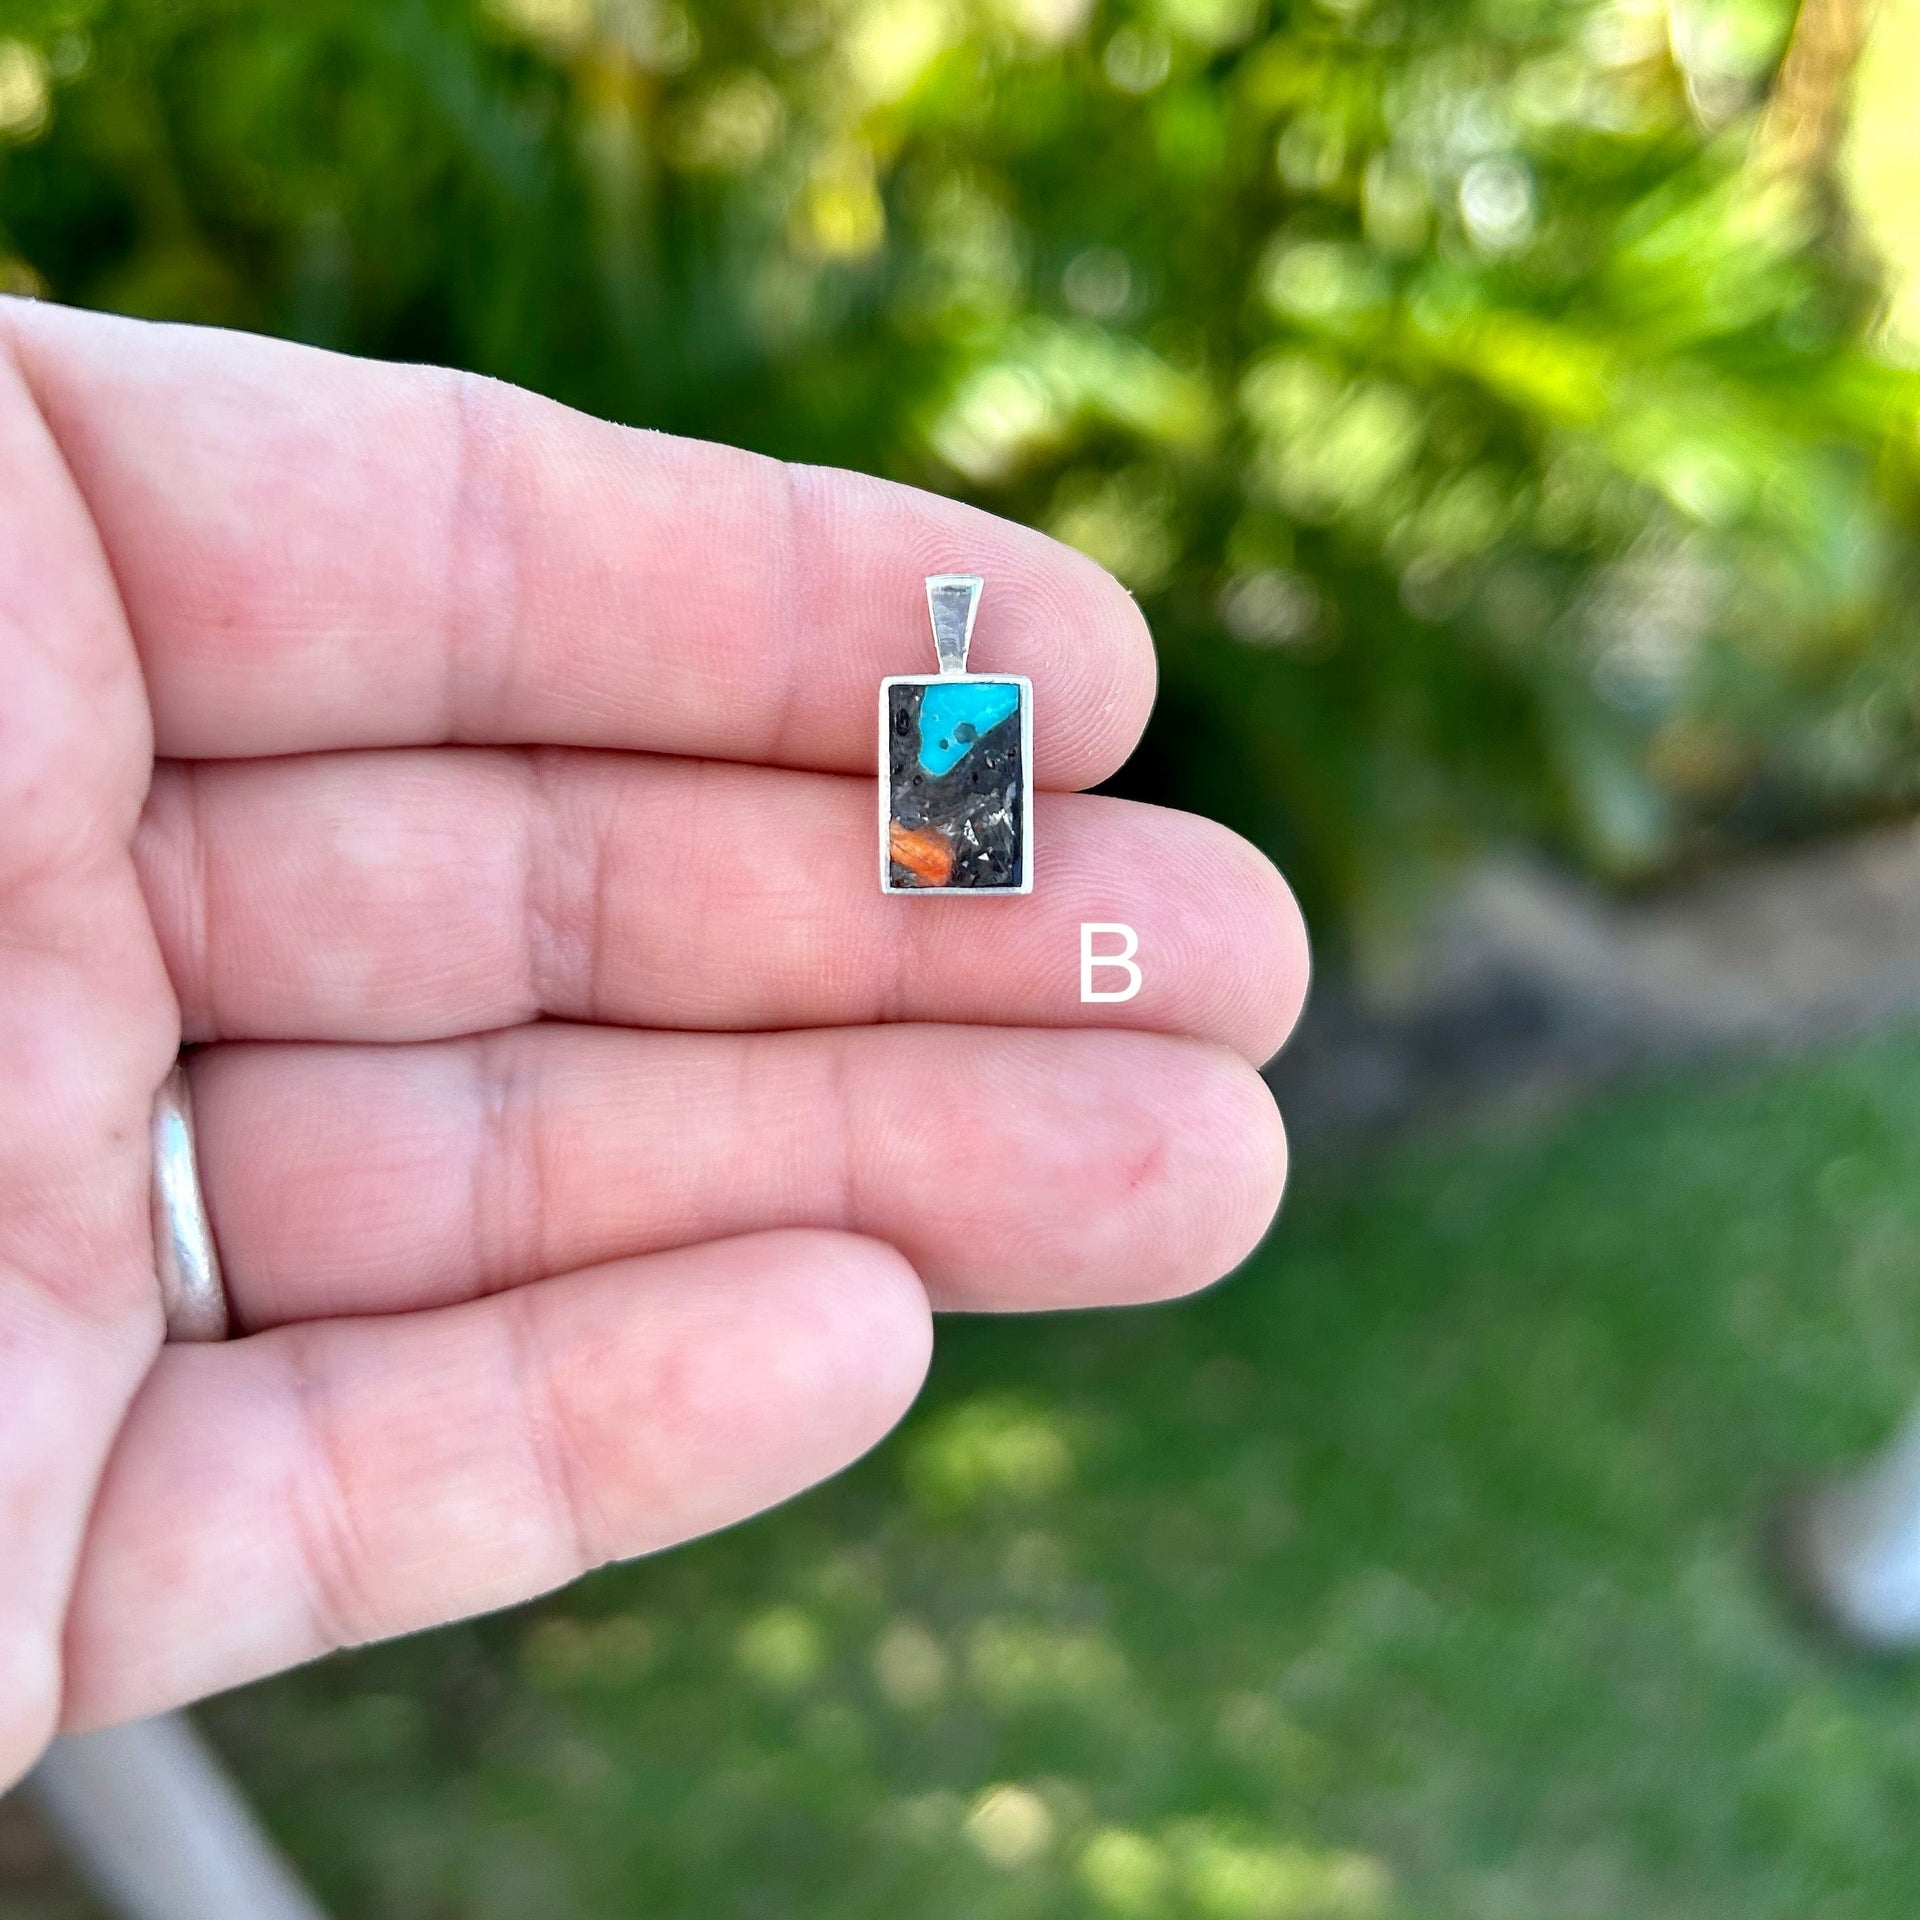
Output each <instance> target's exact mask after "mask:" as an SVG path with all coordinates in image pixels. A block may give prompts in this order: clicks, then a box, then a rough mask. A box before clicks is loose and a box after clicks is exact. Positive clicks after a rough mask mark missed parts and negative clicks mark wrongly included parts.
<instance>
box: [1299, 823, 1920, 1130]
mask: <svg viewBox="0 0 1920 1920" xmlns="http://www.w3.org/2000/svg"><path fill="white" fill-rule="evenodd" d="M1396 975H1397V977H1396V978H1394V979H1393V980H1390V981H1387V982H1384V983H1381V984H1378V985H1376V986H1374V987H1373V988H1372V989H1371V990H1370V991H1365V992H1362V991H1358V990H1355V989H1354V988H1352V987H1349V986H1346V985H1344V984H1342V983H1338V982H1331V983H1327V984H1326V985H1325V986H1324V987H1322V988H1320V989H1317V990H1316V993H1315V997H1314V1001H1313V1004H1312V1005H1310V1006H1309V1008H1308V1011H1307V1017H1306V1020H1305V1021H1304V1022H1303V1024H1302V1027H1301V1031H1300V1034H1299V1037H1298V1038H1297V1039H1296V1041H1295V1042H1294V1044H1293V1046H1291V1047H1290V1048H1289V1049H1288V1050H1287V1052H1286V1053H1284V1054H1283V1055H1282V1056H1281V1058H1280V1059H1279V1061H1278V1062H1276V1063H1275V1065H1274V1067H1273V1068H1272V1070H1271V1074H1270V1077H1271V1078H1272V1080H1273V1083H1274V1085H1275V1087H1276V1088H1277V1089H1278V1091H1279V1093H1280V1097H1281V1104H1282V1106H1283V1107H1284V1108H1285V1110H1286V1114H1287V1120H1288V1125H1289V1127H1290V1129H1291V1130H1292V1131H1293V1132H1294V1133H1296V1134H1297V1135H1299V1136H1300V1137H1301V1138H1304V1139H1311V1138H1313V1137H1315V1136H1317V1135H1323V1134H1333V1135H1352V1134H1355V1133H1359V1134H1365V1133H1369V1132H1373V1131H1377V1130H1381V1129H1384V1128H1390V1127H1396V1126H1399V1125H1402V1124H1405V1123H1406V1122H1408V1121H1417V1120H1419V1119H1422V1118H1428V1117H1437V1116H1439V1115H1441V1114H1443V1113H1446V1112H1448V1111H1452V1110H1457V1109H1459V1108H1461V1107H1463V1106H1469V1105H1472V1104H1475V1103H1476V1102H1478V1101H1482V1100H1487V1099H1504V1098H1527V1097H1548V1096H1553V1095H1557V1094H1564V1093H1566V1092H1569V1091H1574V1090H1577V1089H1578V1088H1580V1087H1583V1086H1586V1085H1590V1084H1592V1083H1593V1082H1594V1081H1596V1080H1599V1079H1602V1078H1605V1077H1608V1076H1610V1075H1612V1074H1615V1073H1618V1072H1621V1071H1622V1070H1624V1069H1628V1068H1632V1067H1636V1066H1647V1065H1657V1064H1659V1063H1660V1062H1662V1061H1673V1060H1679V1059H1686V1058H1691V1057H1695V1056H1699V1055H1703V1054H1707V1053H1711V1052H1715V1051H1721V1050H1730V1051H1740V1050H1746V1051H1758V1052H1773V1051H1780V1050H1783V1049H1789V1048H1793V1047H1797V1046H1800V1045H1803V1044H1805V1043H1806V1042H1808V1041H1813V1040H1820V1039H1828V1038H1834V1037H1838V1036H1840V1035H1843V1034H1845V1033H1848V1032H1853V1031H1858V1030H1861V1029H1863V1028H1867V1027H1871V1026H1873V1025H1875V1024H1877V1023H1879V1022H1882V1021H1887V1020H1892V1019H1897V1018H1900V1017H1903V1016H1908V1015H1913V1014H1916V1013H1920V824H1902V825H1900V826H1897V827H1890V828H1882V829H1879V830H1877V831H1875V832H1872V833H1867V834H1862V835H1859V836H1857V837H1855V838H1853V839H1849V840H1838V841H1823V842H1821V843H1820V844H1818V845H1817V846H1813V847H1808V848H1804V849H1798V850H1795V851H1793V852H1789V853H1782V854H1773V855H1769V856H1765V857H1757V858H1754V859H1752V860H1748V861H1744V862H1741V863H1739V864H1737V865H1729V866H1726V867H1721V868H1717V869H1715V870H1714V871H1712V872H1711V873H1708V874H1705V875H1702V876H1700V877H1698V878H1695V879H1692V880H1690V881H1688V882H1687V883H1685V884H1684V885H1681V886H1676V887H1674V888H1671V889H1667V890H1663V891H1661V892H1659V893H1657V894H1650V895H1648V896H1645V897H1643V898H1640V899H1625V898H1621V897H1618V896H1613V895H1608V894H1604V893H1602V892H1600V891H1599V890H1598V889H1595V888H1591V887H1587V886H1584V885H1582V884H1580V883H1579V882H1577V881H1574V880H1571V879H1569V878H1567V877H1565V876H1564V875H1561V874H1559V873H1556V872H1553V871H1551V870H1549V869H1547V868H1546V867H1544V866H1533V865H1524V864H1520V863H1517V862H1497V863H1491V864H1489V865H1487V866H1485V867H1483V868H1481V869H1479V870H1478V871H1477V872H1475V873H1473V874H1472V875H1470V876H1469V877H1468V878H1467V879H1466V880H1465V881H1464V882H1463V883H1462V885H1461V886H1460V887H1459V888H1458V889H1457V890H1456V891H1455V892H1454V893H1453V894H1452V895H1451V896H1450V897H1449V898H1448V899H1446V900H1445V901H1444V902H1443V903H1442V905H1441V906H1440V907H1439V908H1438V910H1436V911H1435V913H1434V914H1433V915H1432V916H1431V918H1430V919H1429V921H1428V924H1427V925H1426V927H1425V928H1424V929H1423V930H1422V931H1421V932H1420V933H1419V934H1418V935H1417V936H1416V937H1415V938H1414V939H1413V940H1412V941H1411V942H1410V943H1409V946H1408V948H1407V950H1406V952H1405V954H1404V955H1403V957H1402V961H1401V964H1400V965H1399V967H1398V968H1397V970H1396Z"/></svg>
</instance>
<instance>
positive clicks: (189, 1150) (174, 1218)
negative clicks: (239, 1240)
mask: <svg viewBox="0 0 1920 1920" xmlns="http://www.w3.org/2000/svg"><path fill="white" fill-rule="evenodd" d="M153 1265H154V1272H155V1275H156V1276H157V1278H158V1279H159V1282H160V1304H161V1307H162V1310H163V1311H164V1313H165V1315H166V1326H167V1338H168V1339H169V1340H224V1339H225V1338H226V1337H227V1333H228V1328H229V1315H228V1311H227V1289H226V1283H225V1281H224V1280H223V1279H222V1278H221V1274H220V1253H219V1249H218V1248H217V1247H216V1246H215V1245H214V1241H213V1223H212V1221H211V1220H209V1219H208V1217H207V1199H206V1194H205V1193H204V1191H203V1190H202V1188H201V1185H200V1162H199V1156H198V1154H197V1152H196V1151H195V1148H194V1136H193V1095H192V1092H191V1091H190V1089H189V1088H188V1085H187V1074H186V1069H185V1068H184V1067H183V1066H181V1065H180V1064H179V1063H178V1062H176V1063H175V1065H174V1068H173V1071H172V1072H171V1073H169V1074H168V1075H167V1078H166V1081H165V1083H164V1084H163V1085H162V1086H161V1088H160V1091H159V1093H158V1095H157V1096H156V1097H155V1099H154V1103H153Z"/></svg>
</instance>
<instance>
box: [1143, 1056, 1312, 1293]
mask: <svg viewBox="0 0 1920 1920" xmlns="http://www.w3.org/2000/svg"><path fill="white" fill-rule="evenodd" d="M1184 1052H1185V1057H1186V1060H1187V1063H1188V1072H1189V1074H1190V1076H1191V1078H1190V1082H1189V1084H1188V1086H1187V1087H1186V1088H1185V1089H1183V1090H1181V1094H1180V1098H1179V1101H1178V1105H1177V1109H1175V1111H1176V1112H1177V1115H1178V1121H1177V1128H1176V1127H1172V1126H1170V1128H1169V1132H1168V1136H1167V1138H1166V1140H1165V1142H1164V1143H1163V1151H1162V1154H1161V1156H1160V1158H1159V1160H1158V1172H1159V1179H1160V1182H1161V1185H1162V1188H1163V1191H1162V1193H1161V1195H1160V1197H1159V1199H1158V1201H1157V1203H1154V1204H1155V1206H1156V1208H1157V1210H1158V1211H1160V1213H1161V1214H1162V1221H1161V1224H1160V1226H1159V1230H1158V1232H1157V1234H1156V1235H1154V1236H1152V1238H1151V1239H1149V1237H1148V1236H1145V1235H1142V1236H1141V1238H1140V1241H1139V1242H1138V1244H1140V1245H1141V1246H1143V1247H1144V1246H1147V1245H1152V1244H1156V1243H1157V1244H1158V1246H1159V1247H1160V1248H1161V1249H1162V1253H1161V1257H1160V1259H1159V1261H1158V1262H1156V1263H1151V1264H1148V1263H1142V1264H1141V1265H1139V1266H1138V1267H1137V1268H1136V1269H1135V1274H1134V1288H1133V1291H1132V1299H1133V1300H1134V1302H1135V1303H1136V1304H1144V1303H1147V1302H1150V1301H1155V1300H1172V1299H1178V1298H1181V1297H1182V1296H1184V1295H1187V1294H1192V1293H1197V1292H1199V1291H1200V1290H1201V1289H1203V1288H1206V1287H1210V1286H1212V1285H1213V1284H1214V1283H1215V1282H1216V1281H1218V1280H1220V1279H1222V1278H1224V1277H1225V1276H1226V1275H1227V1274H1229V1273H1232V1272H1233V1271H1234V1270H1235V1269H1236V1268H1237V1267H1239V1266H1241V1265H1242V1264H1243V1263H1244V1262H1245V1261H1246V1260H1247V1258H1248V1257H1249V1256H1250V1255H1251V1254H1252V1253H1253V1252H1254V1250H1255V1249H1256V1248H1257V1247H1258V1246H1259V1245H1260V1243H1261V1242H1262V1241H1263V1240H1264V1239H1265V1238H1266V1236H1267V1233H1268V1230H1269V1229H1270V1228H1271V1227H1272V1225H1273V1222H1274V1219H1275V1216H1276V1215H1277V1214H1278V1212H1279V1208H1280V1200H1281V1195H1282V1193H1283V1191H1284V1190H1285V1187H1286V1180H1287V1135H1286V1129H1285V1127H1284V1126H1283V1125H1282V1123H1281V1119H1280V1111H1279V1108H1278V1107H1277V1106H1276V1105H1275V1104H1274V1099H1273V1094H1272V1092H1271V1090H1270V1089H1269V1088H1268V1086H1267V1084H1266V1082H1265V1081H1264V1080H1263V1079H1262V1078H1261V1077H1260V1075H1259V1073H1258V1072H1257V1071H1256V1070H1255V1069H1254V1068H1253V1067H1252V1066H1250V1065H1249V1064H1248V1063H1247V1061H1246V1060H1244V1059H1243V1058H1242V1057H1241V1056H1240V1055H1239V1054H1237V1053H1235V1052H1234V1051H1233V1050H1232V1049H1231V1048H1228V1047H1221V1046H1208V1045H1205V1044H1197V1043H1189V1044H1188V1046H1187V1047H1186V1048H1185V1049H1184ZM1162 1071H1163V1072H1165V1071H1166V1069H1164V1068H1163V1069H1162Z"/></svg>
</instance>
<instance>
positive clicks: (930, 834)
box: [887, 821, 953, 887]
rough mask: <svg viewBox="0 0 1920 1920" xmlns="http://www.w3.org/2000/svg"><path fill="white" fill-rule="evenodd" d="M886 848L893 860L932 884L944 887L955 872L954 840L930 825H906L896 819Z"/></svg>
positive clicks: (890, 830)
mask: <svg viewBox="0 0 1920 1920" xmlns="http://www.w3.org/2000/svg"><path fill="white" fill-rule="evenodd" d="M887 850H888V851H889V852H890V853H891V854H892V856H893V858H894V860H895V861H896V862H898V864H899V865H901V866H903V867H905V868H906V870H907V871H908V872H909V873H911V874H914V875H916V876H917V877H918V878H919V879H920V880H922V881H924V882H925V883H926V885H928V886H930V887H944V886H945V885H946V884H947V881H948V880H949V879H950V878H951V877H952V874H953V842H952V841H951V840H949V839H948V838H947V836H946V835H945V834H944V833H936V832H935V831H934V830H933V828H931V827H903V826H901V825H900V824H899V823H898V822H897V821H896V822H894V823H893V825H892V827H891V828H890V829H889V831H888V834H887Z"/></svg>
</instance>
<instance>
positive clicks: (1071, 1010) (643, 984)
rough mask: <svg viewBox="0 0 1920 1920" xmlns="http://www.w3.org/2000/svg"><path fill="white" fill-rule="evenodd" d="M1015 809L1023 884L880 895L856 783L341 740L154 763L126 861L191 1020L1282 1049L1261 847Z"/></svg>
mask: <svg viewBox="0 0 1920 1920" xmlns="http://www.w3.org/2000/svg"><path fill="white" fill-rule="evenodd" d="M1035 811H1036V817H1035V826H1034V832H1035V839H1036V853H1035V860H1036V864H1037V866H1038V868H1039V884H1038V885H1037V887H1036V889H1035V891H1034V893H1033V894H1032V895H1030V896H1028V897H1026V898H1023V899H1014V900H996V901H982V900H932V899H920V900H907V901H902V900H899V899H890V898H888V897H886V896H884V895H883V894H881V892H880V890H879V888H878V887H877V885H876V884H875V881H874V834H875V831H876V829H875V810H874V789H873V783H872V782H871V781H870V780H849V779H842V778H836V777H834V776H830V775H819V774H797V773H778V772H772V771H768V770H766V769H763V768H748V767H729V766H723V765H719V764H716V763H712V762H706V763H700V762H689V761H676V760H655V759H648V758H640V757H635V756H631V755H610V754H579V753H554V752H543V753H537V754H524V753H512V752H500V751H475V752H462V753H449V752H446V751H440V752H436V753H430V754H429V753H419V752H413V753H381V754H348V755H335V756H326V757H321V758H316V759H308V760H298V761H270V762H264V763H257V764H252V765H235V764H227V765H204V764H203V765H197V766H193V765H174V766H169V767H166V768H163V769H162V770H161V774H160V777H159V778H158V779H157V781H156V783H155V787H154V791H153V797H152V800H151V801H150V803H149V806H148V810H147V816H146V819H145V821H144V823H143V825H142V829H141V833H140V838H139V842H138V853H139V859H140V865H141V873H142V877H143V880H144V882H145V885H146V889H147V895H148V899H149V901H150V903H151V907H152V911H153V916H154V922H155V925H156V926H157V927H158V929H159V932H160V937H161V940H162V943H163V945H164V947H165V949H166V953H167V959H168V964H169V966H170V968H171V969H172V972H173V978H174V984H175V988H176V990H177V991H178V993H179V995H180V998H181V1003H182V1007H183V1017H184V1018H185V1020H186V1023H187V1030H188V1032H189V1033H190V1034H192V1035H193V1036H194V1037H196V1038H199V1039H210V1038H215V1037H222V1038H228V1039H253V1038H263V1039H278V1038H288V1039H328V1040H356V1039H357V1040H417V1039H429V1038H435V1037H438V1036H441V1035H445V1034H450V1033H463V1032H476V1031H483V1030H486V1029H489V1028H494V1027H500V1026H506V1025H510V1024H512V1023H514V1022H517V1021H521V1020H528V1019H533V1018H535V1017H538V1016H540V1015H546V1016H549V1017H552V1018H555V1019H563V1020H591V1021H612V1022H618V1023H621V1024H625V1025H650V1026H678V1027H709V1028H712V1027H719V1028H735V1027H796V1026H825V1025H835V1024H844V1023H850V1022H867V1021H875V1020H977V1021H983V1022H988V1023H993V1024H1001V1025H1015V1024H1018V1025H1045V1024H1060V1025H1079V1024H1091V1023H1097V1024H1104V1025H1119V1026H1129V1027H1142V1028H1149V1029H1154V1030H1158V1031H1163V1032H1170V1033H1185V1034H1191V1035H1194V1036H1197V1037H1199V1038H1203V1039H1211V1040H1218V1041H1220V1042H1222V1043H1223V1044H1225V1045H1228V1046H1232V1047H1234V1048H1236V1049H1238V1050H1239V1051H1241V1052H1243V1053H1245V1054H1246V1055H1247V1056H1248V1057H1249V1058H1251V1059H1264V1058H1265V1057H1266V1056H1267V1055H1268V1054H1270V1053H1271V1052H1272V1051H1273V1050H1274V1049H1275V1048H1276V1047H1277V1046H1278V1045H1279V1044H1280V1042H1281V1040H1282V1039H1284V1038H1285V1036H1286V1034H1287V1032H1288V1030H1289V1029H1290V1028H1291V1026H1292V1024H1293V1021H1294V1018H1295V1016H1296V1015H1297V1013H1298V1011H1299V1007H1300V1002H1301V999H1302V997H1303V996H1304V993H1305V990H1306V975H1307V959H1306V936H1305V932H1304V929H1303V928H1302V925H1301V921H1300V916H1299V912H1298V909H1297V908H1296V907H1295V905H1294V903H1293V898H1292V895H1291V894H1290V893H1288V891H1287V888H1286V885H1285V883H1284V882H1283V881H1282V880H1281V879H1280V877H1279V875H1278V874H1276V873H1275V872H1274V870H1273V868H1272V866H1271V865H1270V864H1269V863H1268V862H1267V860H1266V859H1265V858H1264V857H1263V856H1262V855H1260V854H1259V853H1258V852H1256V851H1255V850H1254V849H1253V848H1252V847H1250V846H1248V845H1247V844H1246V843H1245V842H1244V841H1242V840H1240V839H1239V838H1237V837H1236V836H1235V835H1233V834H1231V833H1229V832H1227V831H1226V830H1225V829H1224V828H1221V827H1218V826H1215V825H1214V824H1212V823H1211V822H1209V821H1205V820H1199V819H1195V818H1193V817H1191V816H1189V815H1185V814H1178V813H1171V812H1167V811H1164V810H1162V809H1159V808H1155V807H1144V806H1139V805H1136V804H1134V803H1132V802H1128V801H1121V800H1111V799H1105V798H1097V797H1088V796H1085V795H1079V794H1053V795H1045V796H1042V797H1041V799H1040V801H1039V803H1038V805H1037V806H1036V810H1035ZM1087 922H1101V923H1114V922H1118V923H1121V924H1124V925H1126V926H1130V927H1132V928H1133V929H1134V930H1135V932H1136V934H1137V936H1138V939H1139V965H1140V968H1141V986H1140V990H1139V992H1138V994H1137V995H1136V996H1135V997H1134V998H1133V999H1131V1000H1125V1001H1113V1000H1109V1001H1099V1002H1093V1003H1089V1002H1086V1001H1083V1000H1082V998H1081V992H1082V980H1081V971H1080V946H1081V932H1080V929H1081V926H1082V925H1083V924H1084V923H1087ZM1098 950H1100V951H1113V950H1114V948H1113V945H1112V944H1111V943H1108V944H1105V945H1102V946H1100V947H1099V948H1098ZM1095 983H1096V991H1100V992H1103V993H1104V992H1115V991H1118V990H1121V989H1124V987H1125V986H1126V984H1127V981H1126V978H1125V976H1123V975H1122V974H1121V973H1120V972H1119V971H1117V970H1110V971H1107V972H1104V973H1096V975H1095Z"/></svg>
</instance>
